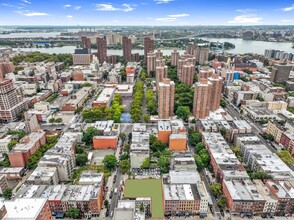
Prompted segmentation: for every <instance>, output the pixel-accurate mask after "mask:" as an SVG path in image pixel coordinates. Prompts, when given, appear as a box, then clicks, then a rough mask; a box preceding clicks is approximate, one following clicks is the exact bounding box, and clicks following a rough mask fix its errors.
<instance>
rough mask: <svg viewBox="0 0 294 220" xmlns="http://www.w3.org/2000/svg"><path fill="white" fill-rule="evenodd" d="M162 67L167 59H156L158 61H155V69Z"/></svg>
mask: <svg viewBox="0 0 294 220" xmlns="http://www.w3.org/2000/svg"><path fill="white" fill-rule="evenodd" d="M161 65H165V59H162V57H160V58H156V60H155V67H157V66H161Z"/></svg>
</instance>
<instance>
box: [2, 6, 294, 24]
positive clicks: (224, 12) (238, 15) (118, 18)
mask: <svg viewBox="0 0 294 220" xmlns="http://www.w3.org/2000/svg"><path fill="white" fill-rule="evenodd" d="M293 13H294V2H293V1H290V0H282V1H279V2H268V1H264V0H262V1H258V2H256V1H253V0H248V1H242V2H240V1H235V2H229V3H226V4H224V3H223V2H220V1H215V0H212V1H209V2H204V1H198V0H196V1H192V0H181V1H180V0H142V1H140V2H138V1H134V0H129V1H126V0H113V1H109V2H104V1H86V2H85V1H81V0H74V1H69V0H59V1H57V0H53V1H50V3H49V2H44V1H36V0H18V1H11V0H1V1H0V19H1V20H2V25H114V26H117V25H152V26H161V25H164V26H167V25H168V26H169V25H170V26H172V25H175V26H176V25H187V26H189V25H293V24H294V19H293ZM7 18H9V19H7Z"/></svg>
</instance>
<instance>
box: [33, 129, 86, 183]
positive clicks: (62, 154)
mask: <svg viewBox="0 0 294 220" xmlns="http://www.w3.org/2000/svg"><path fill="white" fill-rule="evenodd" d="M81 136H82V134H81V133H74V132H66V133H64V134H63V135H62V136H61V138H60V139H59V140H58V142H57V143H56V145H55V146H54V147H53V148H51V149H50V150H48V151H47V152H46V153H45V155H44V156H43V157H41V159H40V161H39V164H38V166H39V167H56V168H57V172H58V178H59V180H60V181H68V180H70V178H71V175H72V173H73V169H74V167H75V164H76V163H75V147H76V144H77V142H78V141H80V139H81Z"/></svg>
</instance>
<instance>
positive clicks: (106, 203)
mask: <svg viewBox="0 0 294 220" xmlns="http://www.w3.org/2000/svg"><path fill="white" fill-rule="evenodd" d="M108 205H109V202H108V200H107V199H105V200H104V206H105V208H107V207H108Z"/></svg>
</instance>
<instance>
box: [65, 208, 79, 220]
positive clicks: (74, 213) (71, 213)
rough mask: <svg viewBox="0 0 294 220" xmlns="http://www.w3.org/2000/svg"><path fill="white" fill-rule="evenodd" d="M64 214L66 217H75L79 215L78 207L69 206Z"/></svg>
mask: <svg viewBox="0 0 294 220" xmlns="http://www.w3.org/2000/svg"><path fill="white" fill-rule="evenodd" d="M65 215H66V216H67V217H68V218H74V219H77V218H79V217H80V209H78V208H75V207H69V209H68V210H67V212H66V213H65Z"/></svg>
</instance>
